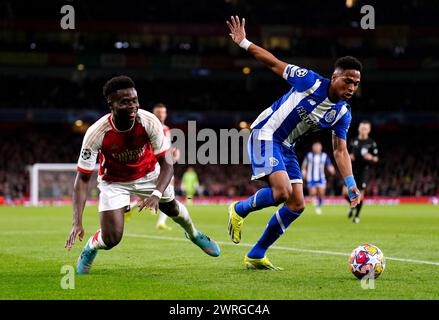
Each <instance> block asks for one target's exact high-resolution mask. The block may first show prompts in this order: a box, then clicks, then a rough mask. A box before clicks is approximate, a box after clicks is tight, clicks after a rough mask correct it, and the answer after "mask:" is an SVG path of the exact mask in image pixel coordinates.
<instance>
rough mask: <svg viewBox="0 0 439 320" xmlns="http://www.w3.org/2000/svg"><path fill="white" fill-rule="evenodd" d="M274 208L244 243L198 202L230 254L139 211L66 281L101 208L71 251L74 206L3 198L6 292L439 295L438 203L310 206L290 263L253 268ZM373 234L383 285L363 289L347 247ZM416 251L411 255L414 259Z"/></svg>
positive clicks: (88, 215)
mask: <svg viewBox="0 0 439 320" xmlns="http://www.w3.org/2000/svg"><path fill="white" fill-rule="evenodd" d="M273 209H274V208H271V209H265V210H263V211H259V212H254V213H253V214H251V215H250V216H249V217H248V218H247V220H246V222H245V225H244V229H243V239H242V243H241V244H239V245H235V244H233V243H232V242H231V241H230V240H229V238H228V235H227V231H226V226H227V221H228V214H227V207H226V206H190V207H189V210H190V212H191V215H192V218H193V220H194V222H195V224H196V226H197V227H198V229H200V230H202V231H203V232H205V233H206V234H207V235H209V236H210V237H212V238H214V239H215V240H217V241H218V242H219V244H220V246H221V249H222V254H221V256H220V257H218V258H213V257H209V256H207V255H206V254H204V253H203V252H202V251H201V250H200V249H199V248H198V247H196V246H195V245H193V244H192V243H191V242H190V241H189V240H187V239H185V238H184V235H183V232H182V231H181V229H180V228H179V226H178V225H176V224H175V223H173V222H172V221H169V224H170V225H171V226H172V227H173V230H172V231H158V230H156V229H155V228H154V225H155V222H156V217H155V216H152V215H151V214H149V213H142V214H139V213H137V211H136V210H135V211H134V212H133V217H132V219H131V221H130V222H129V223H127V224H126V225H125V235H124V238H123V240H122V242H121V243H120V244H119V245H118V246H117V247H116V248H114V249H112V250H111V251H100V252H99V253H98V255H97V257H96V260H95V263H94V265H93V268H92V272H91V274H90V275H87V276H75V289H73V290H71V289H69V290H64V289H62V288H61V285H60V284H61V280H62V277H63V276H64V274H61V268H62V266H64V265H71V266H75V264H76V259H77V257H78V255H79V253H80V251H81V249H82V246H83V245H84V244H85V241H86V239H88V237H90V235H91V234H92V232H94V231H95V230H96V229H97V228H98V222H99V218H98V214H97V209H96V207H88V208H87V209H86V211H85V213H84V227H85V231H86V235H85V237H84V242H82V243H81V242H79V241H77V242H76V244H75V246H74V248H73V249H72V250H71V251H70V252H68V251H66V250H65V249H64V243H65V241H66V238H67V235H68V233H69V231H70V227H71V219H72V218H71V207H40V208H25V207H0V235H1V237H0V259H1V263H0V299H154V300H161V299H166V300H174V299H175V300H177V299H178V300H180V299H184V300H189V299H190V300H192V299H196V300H198V299H218V300H222V299H232V300H234V299H240V300H241V299H243V300H247V299H249V300H250V299H251V300H253V299H281V300H284V299H438V298H439V276H438V275H439V250H438V248H439V209H438V207H437V206H433V205H399V206H368V205H366V206H364V207H363V212H362V220H361V223H360V224H358V225H355V224H353V223H352V222H351V221H350V220H348V219H347V217H346V212H347V205H346V206H326V207H324V213H323V215H321V216H317V215H315V214H314V212H313V210H312V207H311V206H308V207H307V209H306V210H305V212H304V213H303V214H302V217H300V218H299V219H298V220H296V221H295V222H294V223H293V224H292V225H291V226H290V227H289V229H288V230H287V232H286V233H285V234H284V235H283V236H282V237H281V238H280V239H279V240H278V241H277V243H276V244H275V247H273V248H271V249H270V250H269V251H268V256H269V257H270V259H271V261H272V262H273V263H274V264H275V265H278V266H281V267H283V268H285V270H284V271H280V272H273V271H260V270H246V269H244V267H243V266H242V260H243V257H244V255H245V254H246V252H247V251H248V250H249V247H250V245H251V244H253V243H254V242H255V241H256V240H257V239H258V238H259V236H260V234H261V232H262V231H263V229H264V228H265V225H266V223H267V221H268V219H269V218H270V216H271V215H272V214H273V212H274V210H273ZM363 243H372V244H375V245H377V246H378V247H380V248H381V250H382V251H383V252H384V255H385V257H386V258H387V260H386V269H385V270H384V273H383V274H382V275H381V277H380V278H378V279H377V280H376V281H375V289H368V290H365V289H362V287H361V285H360V284H361V283H360V281H359V280H357V279H356V278H355V277H354V276H353V275H352V274H350V272H349V270H348V262H347V260H348V256H349V254H350V252H351V251H352V250H353V249H354V248H355V247H356V246H358V245H361V244H363ZM409 260H410V261H409Z"/></svg>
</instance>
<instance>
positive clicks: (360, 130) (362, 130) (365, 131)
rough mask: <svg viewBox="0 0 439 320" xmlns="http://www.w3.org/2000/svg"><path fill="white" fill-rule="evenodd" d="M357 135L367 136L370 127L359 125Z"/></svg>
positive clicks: (364, 124)
mask: <svg viewBox="0 0 439 320" xmlns="http://www.w3.org/2000/svg"><path fill="white" fill-rule="evenodd" d="M358 133H359V134H360V135H361V136H368V135H369V133H370V125H369V124H368V123H360V125H359V126H358Z"/></svg>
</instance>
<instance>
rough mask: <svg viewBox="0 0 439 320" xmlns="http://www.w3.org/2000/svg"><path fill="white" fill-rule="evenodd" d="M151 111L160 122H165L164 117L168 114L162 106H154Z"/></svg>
mask: <svg viewBox="0 0 439 320" xmlns="http://www.w3.org/2000/svg"><path fill="white" fill-rule="evenodd" d="M153 113H154V115H155V116H156V117H157V118H158V119H159V120H160V122H161V123H162V124H163V123H165V120H166V117H167V116H168V113H167V110H166V108H164V107H160V108H154V110H153Z"/></svg>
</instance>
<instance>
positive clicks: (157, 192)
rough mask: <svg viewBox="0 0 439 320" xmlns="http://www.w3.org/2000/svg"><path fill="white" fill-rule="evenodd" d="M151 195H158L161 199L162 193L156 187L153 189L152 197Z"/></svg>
mask: <svg viewBox="0 0 439 320" xmlns="http://www.w3.org/2000/svg"><path fill="white" fill-rule="evenodd" d="M152 196H156V197H158V198H159V199H161V198H162V193H161V192H160V191H158V190H157V189H156V190H154V191H153V192H152V194H151V197H152Z"/></svg>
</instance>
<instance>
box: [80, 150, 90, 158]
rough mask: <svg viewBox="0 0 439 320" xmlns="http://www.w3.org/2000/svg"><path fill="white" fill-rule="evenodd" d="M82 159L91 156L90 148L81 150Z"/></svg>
mask: <svg viewBox="0 0 439 320" xmlns="http://www.w3.org/2000/svg"><path fill="white" fill-rule="evenodd" d="M81 157H82V159H84V160H88V159H90V158H91V150H90V149H84V150H82V154H81Z"/></svg>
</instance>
